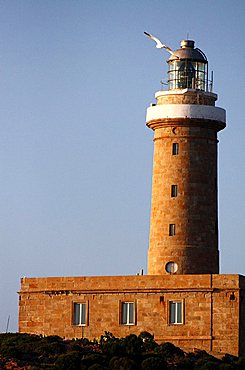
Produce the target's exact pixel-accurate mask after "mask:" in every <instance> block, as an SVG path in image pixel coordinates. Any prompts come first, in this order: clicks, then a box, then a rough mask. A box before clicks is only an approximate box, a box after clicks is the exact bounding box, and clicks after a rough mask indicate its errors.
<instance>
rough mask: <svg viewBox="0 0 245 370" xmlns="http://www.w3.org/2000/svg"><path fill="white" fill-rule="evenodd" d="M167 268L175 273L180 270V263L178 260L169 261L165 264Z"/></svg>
mask: <svg viewBox="0 0 245 370" xmlns="http://www.w3.org/2000/svg"><path fill="white" fill-rule="evenodd" d="M165 270H166V271H167V272H168V273H169V274H175V272H177V271H178V265H177V263H176V262H172V261H171V262H168V263H167V264H166V266H165Z"/></svg>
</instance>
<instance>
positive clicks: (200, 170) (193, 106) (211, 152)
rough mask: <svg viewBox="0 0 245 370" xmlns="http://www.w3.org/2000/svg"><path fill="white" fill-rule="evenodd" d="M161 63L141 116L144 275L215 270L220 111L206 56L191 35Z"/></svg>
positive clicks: (221, 124)
mask: <svg viewBox="0 0 245 370" xmlns="http://www.w3.org/2000/svg"><path fill="white" fill-rule="evenodd" d="M167 63H168V65H169V72H168V90H166V91H158V92H157V93H156V94H155V97H156V100H157V103H156V104H151V106H150V107H149V108H148V109H147V117H146V124H147V126H148V127H149V128H151V129H152V130H154V163H153V179H152V205H151V225H150V245H149V252H148V274H150V275H162V274H173V273H175V274H217V273H219V251H218V213H217V132H218V131H220V130H222V129H223V128H224V127H225V110H224V109H222V108H218V107H215V101H216V100H217V95H216V94H214V93H212V91H211V90H212V83H210V84H209V81H208V61H207V58H206V56H205V54H204V53H203V52H202V51H201V50H200V49H197V48H194V41H191V40H183V41H181V48H180V49H178V50H176V51H175V52H174V53H173V54H172V55H171V57H170V59H169V60H168V61H167Z"/></svg>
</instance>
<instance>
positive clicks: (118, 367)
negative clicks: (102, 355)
mask: <svg viewBox="0 0 245 370" xmlns="http://www.w3.org/2000/svg"><path fill="white" fill-rule="evenodd" d="M109 369H110V370H138V369H139V368H138V366H137V364H136V362H135V361H133V360H131V359H130V358H128V357H113V358H112V359H111V361H110V363H109Z"/></svg>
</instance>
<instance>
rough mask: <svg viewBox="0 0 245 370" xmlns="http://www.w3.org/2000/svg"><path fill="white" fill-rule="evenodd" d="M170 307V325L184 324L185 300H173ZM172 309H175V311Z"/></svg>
mask: <svg viewBox="0 0 245 370" xmlns="http://www.w3.org/2000/svg"><path fill="white" fill-rule="evenodd" d="M168 309H169V312H168V322H169V325H183V324H184V301H183V300H171V301H169V302H168ZM172 310H174V312H173V311H172ZM172 313H173V315H172ZM179 315H180V317H179ZM172 316H173V318H172Z"/></svg>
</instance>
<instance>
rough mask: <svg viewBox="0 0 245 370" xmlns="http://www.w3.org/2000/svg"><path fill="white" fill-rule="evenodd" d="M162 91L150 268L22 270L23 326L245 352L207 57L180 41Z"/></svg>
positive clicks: (151, 115) (155, 123)
mask: <svg viewBox="0 0 245 370" xmlns="http://www.w3.org/2000/svg"><path fill="white" fill-rule="evenodd" d="M170 52H171V56H170V58H169V60H168V61H167V63H168V66H169V71H168V89H167V90H166V91H158V92H157V93H156V94H155V97H156V103H154V104H151V106H150V107H149V108H148V109H147V117H146V124H147V126H148V127H149V128H150V129H152V130H153V131H154V163H153V179H152V208H151V224H150V243H149V252H148V275H146V276H142V275H137V276H104V277H58V278H52V277H47V278H22V279H21V289H20V292H19V331H20V332H26V333H34V334H43V335H59V336H61V337H65V338H73V337H87V338H91V339H93V338H98V337H100V335H101V334H103V333H104V332H105V331H110V332H112V333H113V334H114V335H115V336H125V335H128V334H130V333H135V334H139V333H140V332H142V331H148V332H150V333H152V334H154V336H155V339H156V340H157V341H158V342H163V341H171V342H173V343H174V344H176V345H177V346H180V347H182V348H184V349H188V350H190V349H193V348H200V349H205V350H207V351H210V352H213V353H216V354H217V353H231V354H234V355H241V354H243V355H245V299H244V298H243V297H244V293H245V277H244V276H239V275H221V274H219V251H218V217H217V143H218V141H217V133H218V131H220V130H222V129H224V128H225V125H226V123H225V111H224V109H222V108H219V107H216V106H215V102H216V100H217V95H216V94H214V93H213V92H212V83H210V81H209V80H208V61H207V58H206V56H205V54H204V53H203V52H202V51H201V50H200V49H198V48H195V47H194V41H191V40H183V41H181V47H180V49H178V50H176V51H175V52H172V51H171V50H170Z"/></svg>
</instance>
